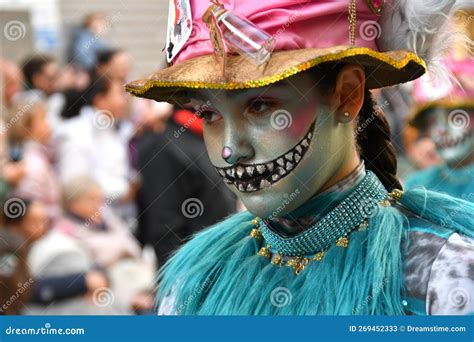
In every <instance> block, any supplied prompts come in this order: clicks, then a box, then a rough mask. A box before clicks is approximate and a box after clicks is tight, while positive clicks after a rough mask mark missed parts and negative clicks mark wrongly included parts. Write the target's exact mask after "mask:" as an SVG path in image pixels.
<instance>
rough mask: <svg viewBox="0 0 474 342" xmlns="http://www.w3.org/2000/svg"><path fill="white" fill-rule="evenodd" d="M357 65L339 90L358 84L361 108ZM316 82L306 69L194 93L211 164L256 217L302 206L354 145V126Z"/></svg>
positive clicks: (360, 73)
mask: <svg viewBox="0 0 474 342" xmlns="http://www.w3.org/2000/svg"><path fill="white" fill-rule="evenodd" d="M350 70H351V71H350ZM354 70H355V69H354V68H348V69H346V70H344V71H341V73H342V74H346V73H348V74H347V75H346V76H347V77H346V78H344V77H341V85H342V84H343V83H344V82H346V81H349V80H350V82H349V83H350V84H347V87H345V88H342V87H340V89H344V91H346V89H347V91H348V90H349V89H351V90H353V88H352V87H353V86H355V87H358V86H362V98H361V99H358V100H357V101H354V102H358V101H359V100H361V101H359V102H360V105H362V101H363V86H364V74H363V71H361V69H357V70H358V71H354ZM316 82H317V81H316V79H315V77H314V75H312V74H310V73H308V72H306V73H301V74H298V75H296V76H294V77H292V78H291V79H288V80H284V81H281V82H279V83H277V84H274V85H272V86H269V87H266V88H257V89H245V90H237V91H211V90H197V91H194V92H192V93H191V98H192V103H193V106H194V108H195V109H197V111H198V112H199V113H200V116H202V117H203V119H204V139H205V142H206V147H207V150H208V153H209V157H210V160H211V162H212V164H213V165H214V167H215V168H216V169H217V171H218V173H219V174H220V175H221V176H222V178H223V180H224V182H225V183H226V185H227V186H228V187H229V188H230V189H231V191H232V192H234V193H235V194H236V195H237V196H238V197H239V198H240V199H241V200H242V202H243V203H244V205H245V206H246V208H247V209H248V210H249V211H250V212H252V213H253V214H255V215H257V216H260V217H271V216H281V215H284V214H286V213H288V212H290V211H291V210H293V209H295V208H297V207H299V206H300V205H302V204H303V203H305V202H306V201H307V200H308V199H309V198H311V197H312V196H313V195H315V194H316V193H317V192H318V191H320V190H321V189H324V187H325V186H327V185H328V184H329V183H330V182H332V181H333V180H334V179H335V178H336V177H338V174H339V173H340V172H341V170H342V169H343V167H344V166H345V164H344V163H345V161H346V160H349V159H351V158H349V157H350V156H352V155H351V152H350V151H354V150H355V147H354V142H353V130H354V129H353V125H352V123H351V122H349V120H348V121H347V122H346V123H345V124H341V123H340V122H339V121H338V120H339V119H338V118H337V117H338V115H336V109H337V108H338V107H337V106H339V105H340V102H338V103H337V104H332V103H329V101H327V99H324V98H323V97H322V96H321V94H320V92H319V89H318V88H317V87H316ZM338 89H339V88H338ZM354 93H357V94H359V93H358V91H355V92H354ZM193 94H194V95H193ZM359 110H360V107H359ZM354 111H355V113H356V114H357V113H358V110H356V109H354Z"/></svg>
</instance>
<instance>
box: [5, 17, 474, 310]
mask: <svg viewBox="0 0 474 342" xmlns="http://www.w3.org/2000/svg"><path fill="white" fill-rule="evenodd" d="M471 17H472V15H471ZM471 17H470V18H471ZM104 25H105V17H104V15H103V14H101V13H93V14H91V15H89V16H87V18H86V19H85V20H84V23H83V25H82V26H81V27H78V28H77V30H75V31H74V34H73V35H72V37H71V42H70V48H69V51H68V56H67V58H66V61H67V62H66V63H63V64H62V65H60V63H59V61H57V60H56V59H55V58H53V57H51V56H48V55H41V54H34V55H31V56H28V57H27V58H25V59H24V60H23V61H20V62H18V63H14V62H11V61H7V60H1V61H0V75H1V78H2V93H1V96H2V116H1V120H0V193H1V194H0V196H1V197H0V201H1V203H2V207H3V213H2V214H3V217H2V220H1V222H0V224H1V228H0V285H1V286H0V297H1V298H0V300H1V302H0V305H1V304H2V303H4V304H3V306H0V313H2V314H150V313H153V310H154V305H153V304H154V303H153V298H154V292H155V291H156V290H157V289H156V288H154V284H155V279H154V277H155V274H156V270H157V268H158V267H160V266H161V265H163V264H164V263H165V262H166V260H167V258H169V256H170V254H171V253H172V252H173V251H174V250H176V248H177V247H178V246H179V245H181V244H182V243H183V242H184V241H185V240H186V239H188V238H189V237H190V236H191V235H192V234H193V233H195V232H196V231H198V230H199V229H201V228H203V227H205V226H208V225H211V224H213V223H215V222H217V221H219V220H221V219H222V218H224V217H226V216H228V215H230V214H232V213H233V212H235V211H237V210H238V207H239V205H238V203H237V201H236V199H235V197H234V196H233V195H232V194H231V192H230V191H229V190H228V189H226V187H225V185H224V184H223V182H222V181H221V179H220V177H219V176H218V175H217V174H216V172H215V170H214V169H213V167H212V165H211V163H210V161H209V159H208V156H207V154H206V150H205V146H204V142H203V139H202V123H201V120H200V119H196V114H195V113H194V112H193V108H192V107H189V108H186V107H183V108H174V107H173V106H171V105H170V104H167V103H157V102H152V101H148V100H143V99H137V98H132V97H131V96H128V95H127V94H126V93H125V91H124V88H123V85H124V84H125V83H126V82H127V81H129V80H130V79H129V74H130V71H131V68H132V65H131V62H132V60H131V58H130V55H129V54H128V53H127V51H125V50H123V49H120V48H117V47H112V46H110V45H109V43H108V42H107V41H106V40H105V39H104V38H102V37H101V36H100V34H99V33H100V32H102V31H103V26H104ZM472 66H473V62H472V56H471V57H470V61H469V62H468V65H467V68H466V69H462V71H461V73H462V72H465V71H466V70H468V69H469V68H470V69H471V70H472V69H473V68H472ZM471 85H472V81H471ZM374 95H375V96H376V97H377V98H378V103H379V104H380V106H381V108H382V109H383V111H384V112H385V115H387V117H388V119H389V121H390V122H391V127H392V129H393V132H392V133H393V137H394V143H395V145H396V146H395V147H396V148H397V151H398V153H399V160H400V162H399V170H400V176H401V177H402V178H404V179H406V178H407V176H408V175H410V176H411V174H413V173H415V174H417V173H418V172H423V170H431V169H432V168H433V167H439V166H441V165H448V168H452V169H456V168H461V169H462V168H466V167H469V166H472V164H473V156H472V154H473V153H472V145H469V146H470V147H468V148H470V149H471V154H470V155H467V157H466V156H465V158H464V159H463V162H462V163H459V159H457V162H456V163H451V164H450V163H449V160H448V159H449V158H448V159H446V158H442V156H440V154H439V148H437V147H439V146H440V145H443V144H444V145H446V144H448V143H449V144H454V143H455V142H454V141H448V142H446V139H445V140H444V141H441V140H442V139H438V140H436V139H434V137H443V136H449V134H461V133H459V132H458V133H452V132H451V133H450V132H449V127H450V126H449V125H447V123H445V124H444V126H443V124H442V123H440V122H439V120H438V121H436V120H437V119H436V115H434V114H433V115H431V118H430V116H429V115H428V116H427V117H428V118H430V119H429V120H424V121H420V122H421V123H420V122H418V124H417V125H408V124H407V122H408V121H410V116H411V114H410V113H412V108H413V103H414V90H413V87H405V86H402V87H397V88H389V89H383V90H381V91H377V92H376V93H375V94H374ZM471 100H472V98H471ZM418 108H420V107H418ZM453 109H456V107H454V108H451V109H450V111H451V112H452V110H453ZM460 109H461V110H462V112H461V114H462V115H463V116H464V118H465V119H466V120H468V124H467V126H466V125H464V126H463V127H462V128H463V132H462V137H461V138H460V139H466V136H468V138H469V139H471V140H472V122H471V123H469V122H470V119H471V116H472V107H466V108H464V107H463V108H460ZM463 113H466V115H467V116H466V115H464V114H463ZM446 114H447V112H446ZM443 115H445V114H441V116H443ZM433 117H434V119H433ZM433 120H434V121H433ZM448 140H449V139H448ZM449 144H448V145H449ZM448 147H449V146H448ZM443 170H444V171H443V172H446V169H443ZM472 175H473V173H472V170H471V171H470V173H468V177H470V178H469V179H468V181H471V183H472ZM455 177H457V176H455ZM408 178H410V177H408ZM415 178H416V177H415ZM461 187H463V188H464V189H465V188H466V184H465V183H463V184H461ZM471 191H474V189H472V190H471ZM471 193H472V192H471Z"/></svg>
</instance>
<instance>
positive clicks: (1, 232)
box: [0, 229, 32, 315]
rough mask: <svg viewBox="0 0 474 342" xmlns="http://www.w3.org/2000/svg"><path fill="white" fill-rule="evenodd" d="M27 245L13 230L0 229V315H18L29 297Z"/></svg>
mask: <svg viewBox="0 0 474 342" xmlns="http://www.w3.org/2000/svg"><path fill="white" fill-rule="evenodd" d="M26 256H27V246H26V244H25V242H24V240H23V238H22V237H21V236H20V235H18V234H15V233H14V232H10V231H7V230H5V229H0V303H1V304H2V305H1V306H0V315H18V314H20V313H21V309H22V308H23V305H24V304H25V303H27V302H29V300H30V297H31V289H32V286H31V285H32V284H31V278H30V274H29V271H28V265H27V263H26Z"/></svg>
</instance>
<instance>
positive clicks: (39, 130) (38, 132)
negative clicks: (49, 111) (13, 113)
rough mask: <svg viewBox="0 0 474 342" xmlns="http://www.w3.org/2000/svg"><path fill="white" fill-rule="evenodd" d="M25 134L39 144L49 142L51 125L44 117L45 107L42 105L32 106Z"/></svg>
mask: <svg viewBox="0 0 474 342" xmlns="http://www.w3.org/2000/svg"><path fill="white" fill-rule="evenodd" d="M27 134H28V136H29V138H30V139H32V140H34V141H37V142H39V143H41V144H47V143H49V141H50V139H51V126H50V125H49V123H48V120H47V119H46V107H45V106H44V105H42V104H37V105H36V106H35V107H34V110H33V112H32V113H31V119H30V125H29V127H28V130H27Z"/></svg>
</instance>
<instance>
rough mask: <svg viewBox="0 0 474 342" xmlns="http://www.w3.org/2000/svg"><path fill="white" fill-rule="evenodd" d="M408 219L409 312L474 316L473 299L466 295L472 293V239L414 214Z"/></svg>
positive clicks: (407, 279)
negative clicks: (469, 314)
mask: <svg viewBox="0 0 474 342" xmlns="http://www.w3.org/2000/svg"><path fill="white" fill-rule="evenodd" d="M407 218H408V225H409V227H408V239H407V248H406V253H405V259H404V263H405V268H404V276H405V288H406V297H407V298H408V303H409V307H408V311H411V312H413V313H416V314H430V315H436V314H467V313H470V312H471V313H472V312H474V298H472V299H470V297H469V295H468V294H469V293H474V266H473V265H474V241H473V239H471V238H468V237H466V236H463V235H460V234H458V233H455V232H454V231H453V230H451V229H447V228H445V227H442V226H440V225H436V224H434V223H432V222H430V221H427V220H424V219H422V218H420V217H417V216H416V215H413V214H407ZM453 291H454V292H453ZM413 303H417V304H416V305H412V304H413Z"/></svg>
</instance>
